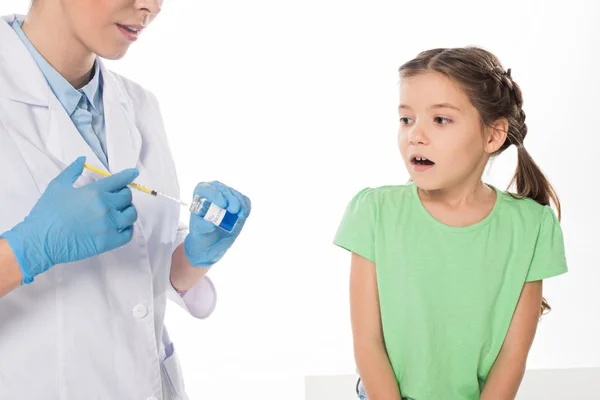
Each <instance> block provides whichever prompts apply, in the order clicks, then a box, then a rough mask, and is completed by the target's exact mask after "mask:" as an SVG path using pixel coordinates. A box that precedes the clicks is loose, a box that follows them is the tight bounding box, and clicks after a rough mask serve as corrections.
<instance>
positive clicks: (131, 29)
mask: <svg viewBox="0 0 600 400" xmlns="http://www.w3.org/2000/svg"><path fill="white" fill-rule="evenodd" d="M119 27H120V28H122V29H125V30H126V31H128V32H131V33H138V32H139V31H140V30H139V29H137V28H133V27H129V26H125V25H119Z"/></svg>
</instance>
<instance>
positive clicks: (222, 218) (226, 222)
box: [190, 196, 238, 232]
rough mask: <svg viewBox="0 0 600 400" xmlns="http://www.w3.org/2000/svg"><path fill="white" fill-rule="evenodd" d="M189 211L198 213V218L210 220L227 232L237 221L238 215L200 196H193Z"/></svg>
mask: <svg viewBox="0 0 600 400" xmlns="http://www.w3.org/2000/svg"><path fill="white" fill-rule="evenodd" d="M190 212H192V213H194V214H196V215H198V216H199V217H200V218H203V219H205V220H207V221H209V222H212V223H213V224H215V225H216V226H218V227H219V228H221V229H223V230H225V231H227V232H231V231H232V230H233V228H235V224H236V223H237V221H238V216H237V215H236V214H232V213H230V212H229V211H227V210H225V209H223V208H221V207H219V206H217V205H216V204H213V203H211V202H210V201H208V200H206V199H203V198H201V197H200V196H194V201H193V202H192V205H191V206H190Z"/></svg>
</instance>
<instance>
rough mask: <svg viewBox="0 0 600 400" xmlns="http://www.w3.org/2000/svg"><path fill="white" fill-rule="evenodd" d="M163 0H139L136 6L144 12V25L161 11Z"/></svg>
mask: <svg viewBox="0 0 600 400" xmlns="http://www.w3.org/2000/svg"><path fill="white" fill-rule="evenodd" d="M162 3H163V0H137V1H136V8H137V9H138V10H140V11H142V12H143V13H144V25H148V24H149V23H150V22H151V21H152V20H153V19H154V18H155V17H156V16H157V15H158V14H159V13H160V10H161V7H162Z"/></svg>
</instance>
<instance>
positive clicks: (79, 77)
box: [23, 3, 96, 89]
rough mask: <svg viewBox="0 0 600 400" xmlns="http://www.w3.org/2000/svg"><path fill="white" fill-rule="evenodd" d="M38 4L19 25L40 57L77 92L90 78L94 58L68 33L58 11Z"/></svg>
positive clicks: (65, 21)
mask: <svg viewBox="0 0 600 400" xmlns="http://www.w3.org/2000/svg"><path fill="white" fill-rule="evenodd" d="M42 4H43V3H41V4H37V5H36V6H34V7H32V8H31V10H30V11H29V13H28V14H27V17H26V18H25V21H24V22H23V32H24V33H25V35H26V36H27V38H28V39H29V40H30V41H31V43H32V44H33V46H34V47H35V48H36V50H37V51H38V52H39V53H40V54H41V55H42V57H44V58H45V59H46V61H48V63H49V64H50V65H52V67H53V68H54V69H55V70H56V71H57V72H58V73H59V74H61V75H62V76H63V77H64V78H65V79H66V80H67V81H68V82H69V83H70V84H71V85H72V86H73V87H74V88H75V89H80V88H82V87H83V86H85V85H86V84H87V83H88V82H89V81H90V80H91V78H92V74H91V72H92V68H93V66H94V61H95V59H96V55H95V54H94V53H93V52H92V51H91V50H89V49H88V48H87V47H86V46H85V44H84V43H82V42H81V41H80V40H79V39H78V38H77V37H76V35H75V34H74V33H73V32H72V30H71V29H70V27H69V24H68V19H67V18H65V16H64V15H62V13H61V10H60V9H56V7H44V6H43V5H42ZM63 21H64V22H63Z"/></svg>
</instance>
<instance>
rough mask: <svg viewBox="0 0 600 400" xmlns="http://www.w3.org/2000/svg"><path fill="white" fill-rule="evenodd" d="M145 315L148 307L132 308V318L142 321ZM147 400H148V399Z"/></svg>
mask: <svg viewBox="0 0 600 400" xmlns="http://www.w3.org/2000/svg"><path fill="white" fill-rule="evenodd" d="M146 315H148V307H146V306H145V305H143V304H138V305H137V306H135V307H134V308H133V316H134V317H136V318H138V319H142V318H144V317H145V316H146ZM148 400H150V398H149V399H148Z"/></svg>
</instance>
